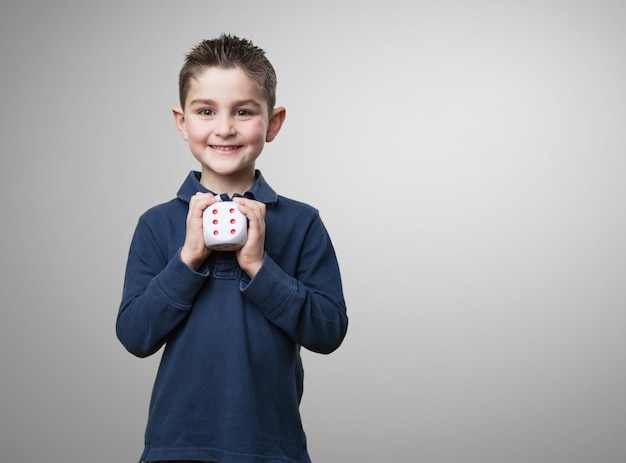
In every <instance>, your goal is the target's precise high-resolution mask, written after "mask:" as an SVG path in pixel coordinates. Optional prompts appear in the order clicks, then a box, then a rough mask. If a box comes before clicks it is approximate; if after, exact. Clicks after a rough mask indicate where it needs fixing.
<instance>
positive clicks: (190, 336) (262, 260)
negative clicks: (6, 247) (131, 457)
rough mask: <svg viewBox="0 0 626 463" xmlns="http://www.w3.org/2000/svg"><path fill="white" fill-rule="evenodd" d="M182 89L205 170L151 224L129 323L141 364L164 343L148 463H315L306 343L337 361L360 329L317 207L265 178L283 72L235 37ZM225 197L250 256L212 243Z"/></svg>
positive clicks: (180, 111)
mask: <svg viewBox="0 0 626 463" xmlns="http://www.w3.org/2000/svg"><path fill="white" fill-rule="evenodd" d="M179 90H180V107H175V108H173V114H174V120H175V123H176V127H177V129H178V131H179V132H180V134H181V136H182V138H183V139H184V140H185V141H187V142H188V144H189V148H190V150H191V152H192V154H193V155H194V157H195V158H196V159H197V160H198V162H199V163H200V166H201V171H200V172H195V171H192V172H191V173H190V174H189V176H188V177H187V179H186V180H185V181H184V183H183V184H182V186H181V187H180V189H179V191H178V194H177V198H176V199H173V200H172V201H170V202H167V203H165V204H161V205H158V206H156V207H154V208H152V209H150V210H148V211H147V212H146V213H144V214H143V215H142V216H141V217H140V218H139V221H138V224H137V228H136V230H135V233H134V236H133V239H132V242H131V245H130V251H129V255H128V263H127V268H126V275H125V280H124V291H123V296H122V301H121V304H120V309H119V313H118V317H117V325H116V330H117V336H118V338H119V339H120V341H121V342H122V344H123V345H124V346H125V347H126V348H127V349H128V350H129V351H130V352H131V353H133V354H134V355H136V356H139V357H146V356H148V355H152V354H154V353H155V352H157V351H158V350H159V349H160V348H161V347H162V346H163V345H165V349H164V350H163V354H162V358H161V364H160V366H159V371H158V373H157V377H156V380H155V383H154V389H153V392H152V398H151V402H150V410H149V417H148V424H147V427H146V435H145V448H144V452H143V454H142V457H141V460H142V461H151V462H152V461H182V460H185V461H210V462H219V463H253V462H254V463H310V459H309V455H308V452H307V447H306V438H305V434H304V431H303V429H302V425H301V421H300V414H299V404H300V399H301V397H302V386H303V369H302V363H301V358H300V346H303V347H304V348H306V349H309V350H311V351H314V352H319V353H330V352H332V351H334V350H335V349H337V348H338V347H339V345H340V344H341V343H342V341H343V338H344V336H345V334H346V330H347V324H348V319H347V316H346V307H345V302H344V297H343V290H342V285H341V278H340V273H339V267H338V264H337V260H336V256H335V252H334V249H333V246H332V244H331V241H330V239H329V236H328V234H327V232H326V230H325V228H324V225H323V224H322V221H321V219H320V216H319V214H318V211H317V210H316V209H314V208H312V207H311V206H309V205H306V204H303V203H300V202H296V201H293V200H290V199H287V198H285V197H282V196H279V195H277V194H276V193H275V192H274V191H273V190H272V188H271V187H270V186H269V185H268V183H267V182H266V181H265V179H264V178H263V176H262V175H261V173H260V172H259V171H258V170H256V169H255V161H256V159H257V158H258V156H259V155H260V154H261V151H262V150H263V147H264V144H265V142H271V141H272V140H274V138H275V137H276V135H277V134H278V132H279V131H280V129H281V127H282V124H283V121H284V119H285V109H284V108H282V107H275V91H276V76H275V72H274V69H273V67H272V65H271V64H270V63H269V61H268V60H267V58H266V57H265V53H264V51H263V50H261V49H260V48H258V47H256V46H254V45H253V44H252V43H251V42H250V41H248V40H245V39H240V38H237V37H234V36H230V35H222V36H220V37H219V38H216V39H214V40H205V41H203V42H201V43H200V44H199V45H197V46H196V47H195V48H194V49H192V50H191V52H190V53H189V54H188V55H187V58H186V61H185V64H184V65H183V67H182V69H181V71H180V76H179ZM216 195H221V199H231V200H232V201H234V202H236V203H237V204H238V207H239V210H240V211H241V212H242V213H243V214H244V215H245V216H246V217H247V220H248V223H249V224H248V230H247V241H246V242H245V244H244V245H243V247H242V248H241V249H239V250H238V251H211V250H210V249H208V248H207V247H206V245H205V243H204V238H203V226H202V224H203V221H202V214H203V211H204V210H205V209H206V208H207V207H209V206H210V205H212V204H213V203H214V202H216V200H217V199H216Z"/></svg>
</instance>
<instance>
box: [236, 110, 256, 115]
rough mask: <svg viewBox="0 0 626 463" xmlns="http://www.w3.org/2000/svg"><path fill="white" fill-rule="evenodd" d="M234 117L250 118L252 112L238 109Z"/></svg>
mask: <svg viewBox="0 0 626 463" xmlns="http://www.w3.org/2000/svg"><path fill="white" fill-rule="evenodd" d="M235 116H237V117H250V116H252V111H250V110H248V109H238V110H237V111H235Z"/></svg>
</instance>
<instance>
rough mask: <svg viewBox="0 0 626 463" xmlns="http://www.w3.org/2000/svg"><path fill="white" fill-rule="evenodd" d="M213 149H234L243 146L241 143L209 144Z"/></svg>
mask: <svg viewBox="0 0 626 463" xmlns="http://www.w3.org/2000/svg"><path fill="white" fill-rule="evenodd" d="M209 146H210V147H211V149H214V150H216V151H224V152H226V151H234V150H237V149H239V148H241V145H209Z"/></svg>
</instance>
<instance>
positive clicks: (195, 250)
mask: <svg viewBox="0 0 626 463" xmlns="http://www.w3.org/2000/svg"><path fill="white" fill-rule="evenodd" d="M215 201H216V199H215V196H213V195H212V194H211V193H200V192H198V193H196V194H195V195H193V196H192V197H191V200H190V201H189V212H188V213H187V230H186V232H185V243H184V244H183V248H182V249H181V251H180V258H181V260H182V261H183V262H184V263H185V264H187V265H188V266H189V267H191V268H192V269H194V270H198V268H200V265H202V262H204V261H205V260H206V258H207V257H209V254H211V250H210V249H209V248H207V247H206V246H205V244H204V232H203V227H202V213H203V212H204V210H205V209H206V208H207V207H209V206H210V205H211V204H213V203H214V202H215Z"/></svg>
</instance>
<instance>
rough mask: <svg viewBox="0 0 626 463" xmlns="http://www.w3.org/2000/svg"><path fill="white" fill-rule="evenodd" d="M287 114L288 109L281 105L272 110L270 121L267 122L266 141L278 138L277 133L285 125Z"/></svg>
mask: <svg viewBox="0 0 626 463" xmlns="http://www.w3.org/2000/svg"><path fill="white" fill-rule="evenodd" d="M286 115H287V110H286V109H285V108H283V107H282V106H279V107H278V108H275V109H274V111H272V114H271V115H270V120H269V123H268V124H267V134H266V135H265V141H266V142H268V143H269V142H271V141H272V140H274V138H276V135H278V132H280V128H281V127H282V126H283V122H285V116H286Z"/></svg>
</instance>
